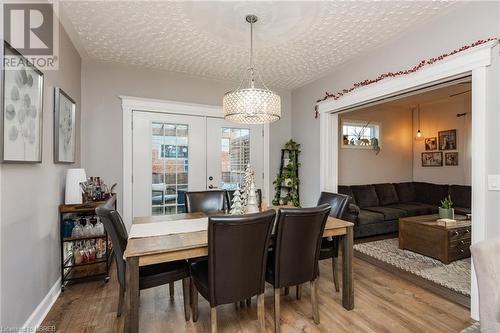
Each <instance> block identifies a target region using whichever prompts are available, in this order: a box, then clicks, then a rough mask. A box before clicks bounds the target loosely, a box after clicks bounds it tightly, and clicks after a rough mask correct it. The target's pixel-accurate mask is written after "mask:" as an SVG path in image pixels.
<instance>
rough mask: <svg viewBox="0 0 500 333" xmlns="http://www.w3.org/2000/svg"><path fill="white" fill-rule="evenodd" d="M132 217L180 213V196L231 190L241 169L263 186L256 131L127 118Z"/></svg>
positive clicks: (204, 121)
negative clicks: (129, 125) (250, 171)
mask: <svg viewBox="0 0 500 333" xmlns="http://www.w3.org/2000/svg"><path fill="white" fill-rule="evenodd" d="M132 141H133V148H132V155H133V157H132V163H133V165H132V169H133V171H132V172H133V178H132V179H133V186H132V187H133V198H132V200H133V216H150V215H167V214H176V213H182V212H185V202H184V193H185V192H186V191H201V190H210V189H235V188H236V187H238V186H239V185H240V182H241V181H242V179H243V172H244V170H245V167H246V165H247V164H249V163H250V164H251V166H252V168H253V169H254V172H255V182H256V186H257V187H258V188H262V184H263V173H262V171H263V149H262V148H263V146H262V145H263V139H262V126H261V125H239V124H234V123H230V122H227V121H225V120H224V119H221V118H208V117H202V116H188V115H177V114H168V113H154V112H143V111H134V112H133V129H132Z"/></svg>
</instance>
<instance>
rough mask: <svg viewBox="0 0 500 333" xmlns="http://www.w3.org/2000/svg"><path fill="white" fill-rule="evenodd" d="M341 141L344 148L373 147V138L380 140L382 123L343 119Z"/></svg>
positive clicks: (379, 143)
mask: <svg viewBox="0 0 500 333" xmlns="http://www.w3.org/2000/svg"><path fill="white" fill-rule="evenodd" d="M341 134H342V135H341V138H340V139H341V142H342V147H343V148H356V149H372V140H373V139H376V140H378V145H379V146H382V143H381V142H380V124H379V123H374V122H370V121H363V120H347V119H346V120H343V121H342V133H341Z"/></svg>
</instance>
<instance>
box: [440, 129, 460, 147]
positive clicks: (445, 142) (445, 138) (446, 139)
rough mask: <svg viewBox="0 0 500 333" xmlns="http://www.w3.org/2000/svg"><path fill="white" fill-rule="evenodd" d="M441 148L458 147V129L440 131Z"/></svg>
mask: <svg viewBox="0 0 500 333" xmlns="http://www.w3.org/2000/svg"><path fill="white" fill-rule="evenodd" d="M438 137H439V150H455V149H457V130H456V129H452V130H447V131H440V132H438Z"/></svg>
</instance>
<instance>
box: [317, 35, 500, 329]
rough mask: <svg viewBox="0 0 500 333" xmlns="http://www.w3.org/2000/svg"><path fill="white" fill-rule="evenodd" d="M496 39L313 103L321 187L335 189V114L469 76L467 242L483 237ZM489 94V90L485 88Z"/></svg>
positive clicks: (474, 313)
mask: <svg viewBox="0 0 500 333" xmlns="http://www.w3.org/2000/svg"><path fill="white" fill-rule="evenodd" d="M498 53H499V46H498V42H496V41H491V42H488V43H485V44H484V45H481V46H477V47H475V48H472V49H469V50H467V51H463V52H461V53H458V54H456V55H454V56H451V57H449V58H447V59H445V60H442V61H440V62H437V63H435V64H433V65H431V66H429V67H426V68H423V69H422V70H420V71H418V72H415V73H413V74H411V75H404V76H401V77H396V78H390V79H386V80H383V81H381V82H379V83H376V84H372V85H369V86H365V87H362V88H359V89H356V90H354V91H352V92H351V93H349V94H347V95H346V96H344V97H342V98H339V99H337V100H333V99H332V100H325V101H323V102H320V103H318V104H317V107H318V111H319V113H320V117H319V118H320V190H321V191H332V192H337V186H338V150H339V141H340V138H339V116H338V115H339V113H342V112H345V111H348V110H350V109H353V108H355V107H359V106H361V105H367V104H370V103H376V102H378V101H381V100H383V99H389V98H393V97H394V96H397V95H401V94H405V93H410V92H412V91H415V90H417V89H422V88H426V87H429V86H431V85H435V84H439V83H443V82H446V81H449V80H451V79H455V78H460V77H464V76H467V75H472V114H473V116H472V146H473V147H474V149H473V150H472V177H471V178H472V179H471V180H472V211H473V212H474V223H473V224H472V243H476V242H479V241H482V240H485V239H486V209H487V207H486V202H487V191H488V189H487V186H486V184H487V175H486V159H487V152H486V148H485V146H486V143H487V142H486V141H487V140H486V134H485V131H484V129H485V128H486V114H487V109H491V108H492V107H494V106H493V103H492V101H491V98H490V97H488V89H491V88H489V87H488V67H489V66H490V65H491V64H492V61H493V55H494V54H495V55H496V56H498ZM490 93H491V92H490ZM471 317H472V318H474V319H476V320H479V293H478V288H477V282H476V277H475V271H474V266H471Z"/></svg>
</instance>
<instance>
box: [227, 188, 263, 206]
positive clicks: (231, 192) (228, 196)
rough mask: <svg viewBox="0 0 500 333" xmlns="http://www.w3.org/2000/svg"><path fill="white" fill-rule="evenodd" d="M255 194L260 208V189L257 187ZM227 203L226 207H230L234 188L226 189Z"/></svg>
mask: <svg viewBox="0 0 500 333" xmlns="http://www.w3.org/2000/svg"><path fill="white" fill-rule="evenodd" d="M255 192H256V194H257V206H259V209H262V190H261V189H257V190H255ZM226 193H227V203H228V207H231V203H232V202H233V196H234V190H227V191H226Z"/></svg>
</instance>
